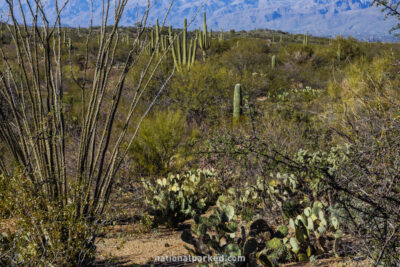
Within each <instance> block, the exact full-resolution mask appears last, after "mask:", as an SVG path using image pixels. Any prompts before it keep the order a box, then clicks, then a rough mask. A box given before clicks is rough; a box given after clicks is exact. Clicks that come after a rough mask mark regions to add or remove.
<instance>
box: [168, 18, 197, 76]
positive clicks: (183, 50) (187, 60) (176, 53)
mask: <svg viewBox="0 0 400 267" xmlns="http://www.w3.org/2000/svg"><path fill="white" fill-rule="evenodd" d="M168 32H169V42H170V43H171V44H172V43H174V45H172V46H171V53H172V58H173V60H174V64H175V67H176V68H177V70H178V71H179V72H181V71H182V70H183V69H184V68H185V67H186V69H187V70H190V67H191V66H192V65H193V64H194V61H195V59H196V50H197V38H194V39H191V40H190V45H189V46H188V37H187V19H185V20H184V24H183V32H182V40H181V37H180V35H174V36H173V35H172V27H171V26H170V27H169V30H168ZM181 42H182V43H181Z"/></svg>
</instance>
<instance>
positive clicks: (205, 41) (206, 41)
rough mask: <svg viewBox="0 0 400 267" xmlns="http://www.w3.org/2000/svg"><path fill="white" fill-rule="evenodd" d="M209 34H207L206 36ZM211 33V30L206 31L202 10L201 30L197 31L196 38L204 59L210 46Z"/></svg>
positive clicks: (205, 20)
mask: <svg viewBox="0 0 400 267" xmlns="http://www.w3.org/2000/svg"><path fill="white" fill-rule="evenodd" d="M207 35H209V36H207ZM211 35H212V32H211V31H210V32H209V33H208V31H207V17H206V13H205V12H204V16H203V32H199V33H198V37H197V39H198V40H199V46H200V48H201V50H202V51H203V60H206V57H207V50H208V49H210V46H211Z"/></svg>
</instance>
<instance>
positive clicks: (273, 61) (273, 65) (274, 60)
mask: <svg viewBox="0 0 400 267" xmlns="http://www.w3.org/2000/svg"><path fill="white" fill-rule="evenodd" d="M275 66H276V56H275V55H273V56H272V57H271V68H272V69H275Z"/></svg>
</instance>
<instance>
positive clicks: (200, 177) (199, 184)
mask: <svg viewBox="0 0 400 267" xmlns="http://www.w3.org/2000/svg"><path fill="white" fill-rule="evenodd" d="M142 183H143V186H144V188H145V196H146V203H147V204H148V205H149V206H150V208H151V214H152V215H154V222H155V224H168V225H169V226H170V227H176V226H177V225H178V224H179V223H180V222H183V221H185V220H187V219H189V218H192V217H193V216H194V215H195V214H202V213H203V212H205V211H206V210H207V208H208V207H209V206H210V205H211V204H212V203H213V202H215V200H216V198H217V195H218V190H219V181H218V179H217V177H216V175H215V173H214V171H213V170H196V171H193V172H192V171H191V172H187V173H184V174H182V175H180V174H177V175H172V174H170V175H168V177H167V178H161V179H158V180H157V181H155V182H152V181H147V180H144V179H143V180H142Z"/></svg>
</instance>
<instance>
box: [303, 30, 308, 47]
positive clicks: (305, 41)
mask: <svg viewBox="0 0 400 267" xmlns="http://www.w3.org/2000/svg"><path fill="white" fill-rule="evenodd" d="M303 45H304V46H307V45H308V32H307V33H306V35H304V39H303Z"/></svg>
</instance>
